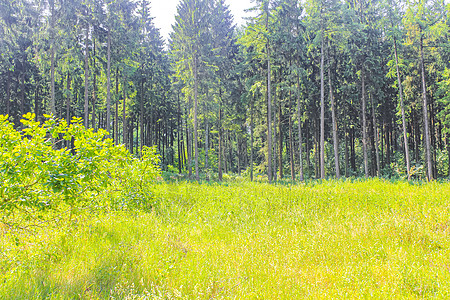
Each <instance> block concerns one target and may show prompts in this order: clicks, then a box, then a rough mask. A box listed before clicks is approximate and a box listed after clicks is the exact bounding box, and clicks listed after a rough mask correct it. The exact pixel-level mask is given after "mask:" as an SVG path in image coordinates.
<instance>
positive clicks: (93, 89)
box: [91, 37, 98, 131]
mask: <svg viewBox="0 0 450 300" xmlns="http://www.w3.org/2000/svg"><path fill="white" fill-rule="evenodd" d="M92 44H93V48H94V53H93V55H94V68H93V71H92V75H93V76H94V81H93V87H92V120H91V122H92V123H91V124H92V125H91V126H92V129H93V130H94V131H95V130H96V128H97V127H98V126H97V124H96V123H95V120H96V118H97V117H96V115H95V114H96V113H97V112H96V111H95V106H96V103H97V74H96V73H95V68H96V64H95V56H96V53H95V52H96V46H95V38H94V37H93V38H92Z"/></svg>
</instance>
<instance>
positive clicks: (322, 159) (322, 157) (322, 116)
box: [320, 21, 325, 179]
mask: <svg viewBox="0 0 450 300" xmlns="http://www.w3.org/2000/svg"><path fill="white" fill-rule="evenodd" d="M320 27H321V34H322V42H321V47H320V178H321V179H325V83H324V75H323V73H324V49H323V48H324V32H323V21H321V24H320Z"/></svg>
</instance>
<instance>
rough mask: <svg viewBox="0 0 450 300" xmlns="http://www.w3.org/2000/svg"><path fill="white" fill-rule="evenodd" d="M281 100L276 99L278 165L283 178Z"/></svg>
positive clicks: (280, 175)
mask: <svg viewBox="0 0 450 300" xmlns="http://www.w3.org/2000/svg"><path fill="white" fill-rule="evenodd" d="M281 126H282V109H281V101H278V167H279V177H280V179H283V132H282V128H281Z"/></svg>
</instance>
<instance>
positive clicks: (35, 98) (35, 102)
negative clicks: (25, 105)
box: [34, 78, 40, 122]
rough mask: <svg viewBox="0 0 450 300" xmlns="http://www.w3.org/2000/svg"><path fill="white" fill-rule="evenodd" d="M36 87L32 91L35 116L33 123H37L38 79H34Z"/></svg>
mask: <svg viewBox="0 0 450 300" xmlns="http://www.w3.org/2000/svg"><path fill="white" fill-rule="evenodd" d="M35 80H36V86H35V91H34V114H35V117H34V118H35V121H36V122H39V114H40V112H39V110H40V108H39V86H40V79H38V78H36V79H35Z"/></svg>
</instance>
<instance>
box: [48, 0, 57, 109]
mask: <svg viewBox="0 0 450 300" xmlns="http://www.w3.org/2000/svg"><path fill="white" fill-rule="evenodd" d="M49 3H50V14H51V18H50V112H51V113H52V114H53V116H56V105H55V32H54V31H55V1H50V2H49Z"/></svg>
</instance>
